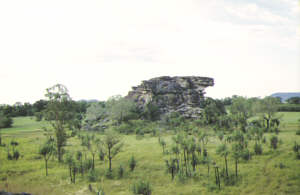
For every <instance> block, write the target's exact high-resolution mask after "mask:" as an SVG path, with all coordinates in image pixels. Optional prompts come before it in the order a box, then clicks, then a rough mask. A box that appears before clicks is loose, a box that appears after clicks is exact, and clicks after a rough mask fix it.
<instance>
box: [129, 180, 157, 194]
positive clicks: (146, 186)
mask: <svg viewBox="0 0 300 195" xmlns="http://www.w3.org/2000/svg"><path fill="white" fill-rule="evenodd" d="M132 191H133V193H134V194H142V195H151V192H152V188H151V186H150V183H149V182H147V181H142V180H139V181H138V182H136V183H135V184H133V186H132Z"/></svg>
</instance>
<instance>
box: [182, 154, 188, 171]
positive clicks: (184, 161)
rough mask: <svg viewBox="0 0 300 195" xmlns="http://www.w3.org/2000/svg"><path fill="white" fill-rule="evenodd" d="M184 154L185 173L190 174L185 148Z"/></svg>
mask: <svg viewBox="0 0 300 195" xmlns="http://www.w3.org/2000/svg"><path fill="white" fill-rule="evenodd" d="M183 154H184V166H185V174H186V175H188V170H187V164H186V155H185V150H183Z"/></svg>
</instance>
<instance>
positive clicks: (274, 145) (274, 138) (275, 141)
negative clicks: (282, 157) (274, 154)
mask: <svg viewBox="0 0 300 195" xmlns="http://www.w3.org/2000/svg"><path fill="white" fill-rule="evenodd" d="M270 143H271V148H272V149H274V150H275V149H277V145H278V137H277V136H275V135H273V136H272V137H271V139H270Z"/></svg>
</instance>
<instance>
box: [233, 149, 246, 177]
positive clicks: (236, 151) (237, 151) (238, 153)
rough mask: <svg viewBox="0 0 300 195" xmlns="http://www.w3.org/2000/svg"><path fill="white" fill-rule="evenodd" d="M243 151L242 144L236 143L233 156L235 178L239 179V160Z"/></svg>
mask: <svg viewBox="0 0 300 195" xmlns="http://www.w3.org/2000/svg"><path fill="white" fill-rule="evenodd" d="M242 151H243V146H241V144H239V143H234V144H233V145H232V156H233V158H234V160H235V176H236V177H238V162H239V159H240V158H241V155H242Z"/></svg>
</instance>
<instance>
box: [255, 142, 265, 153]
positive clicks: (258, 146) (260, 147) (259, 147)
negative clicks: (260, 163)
mask: <svg viewBox="0 0 300 195" xmlns="http://www.w3.org/2000/svg"><path fill="white" fill-rule="evenodd" d="M262 151H263V149H262V145H261V144H258V143H255V145H254V153H255V154H256V155H261V154H262Z"/></svg>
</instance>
